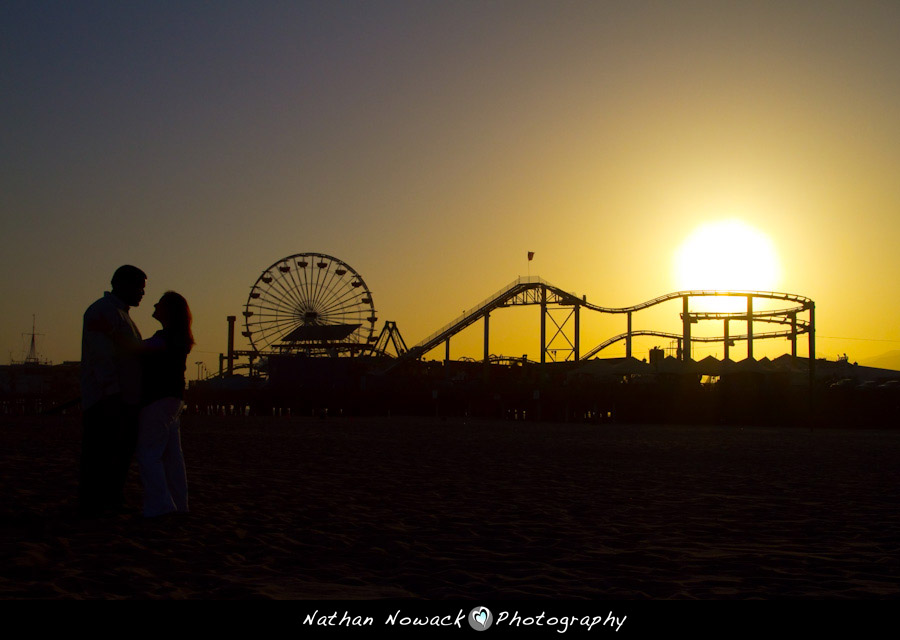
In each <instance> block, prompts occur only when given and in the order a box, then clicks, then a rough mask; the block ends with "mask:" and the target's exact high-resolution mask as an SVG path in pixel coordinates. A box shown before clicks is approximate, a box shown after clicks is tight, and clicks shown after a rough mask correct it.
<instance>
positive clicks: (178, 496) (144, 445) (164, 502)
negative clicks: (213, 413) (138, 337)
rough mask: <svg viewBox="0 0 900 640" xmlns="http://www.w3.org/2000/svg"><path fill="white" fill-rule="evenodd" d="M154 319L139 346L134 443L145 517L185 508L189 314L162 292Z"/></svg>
mask: <svg viewBox="0 0 900 640" xmlns="http://www.w3.org/2000/svg"><path fill="white" fill-rule="evenodd" d="M153 317H154V318H156V319H157V320H159V322H160V324H162V327H163V328H162V329H161V330H159V331H157V332H156V333H155V334H154V335H153V337H152V338H149V339H148V340H145V341H144V343H143V347H142V352H141V355H142V358H141V365H142V384H141V405H142V408H141V414H140V419H139V423H138V445H137V459H138V465H139V467H140V473H141V483H142V484H143V485H144V517H147V518H152V517H155V516H161V515H164V514H166V513H172V512H179V513H186V512H187V510H188V492H187V474H186V473H185V469H184V455H183V454H182V452H181V431H180V424H181V412H182V410H183V409H184V402H183V398H184V371H185V366H186V361H187V354H188V353H190V351H191V348H192V347H193V346H194V336H193V334H192V333H191V310H190V309H189V308H188V304H187V301H186V300H185V299H184V298H183V297H182V296H181V295H179V294H177V293H175V292H174V291H167V292H166V293H164V294H163V296H162V297H161V298H160V299H159V302H157V303H156V304H155V305H154V311H153Z"/></svg>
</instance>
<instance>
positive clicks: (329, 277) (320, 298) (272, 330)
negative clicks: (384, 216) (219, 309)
mask: <svg viewBox="0 0 900 640" xmlns="http://www.w3.org/2000/svg"><path fill="white" fill-rule="evenodd" d="M376 321H377V317H376V314H375V306H374V304H373V302H372V293H371V292H370V291H369V288H368V287H367V286H366V283H365V280H363V278H362V276H360V275H359V273H357V272H356V271H355V270H354V269H353V268H352V267H350V266H349V265H348V264H346V263H345V262H343V261H341V260H339V259H337V258H334V257H332V256H329V255H325V254H322V253H298V254H295V255H292V256H289V257H287V258H283V259H281V260H279V261H278V262H276V263H274V264H273V265H271V266H270V267H268V268H267V269H265V270H264V271H263V272H262V274H261V275H260V276H259V278H257V280H256V282H255V283H254V285H253V287H252V288H251V289H250V296H249V297H248V298H247V304H246V305H245V307H244V326H245V330H244V332H243V335H244V337H246V338H247V339H248V340H249V341H250V344H251V345H252V346H253V350H254V351H256V352H257V353H279V352H281V353H285V352H287V353H305V354H308V355H343V354H347V353H350V354H352V353H359V352H360V351H363V350H365V349H367V348H369V347H370V346H371V345H372V343H374V342H375V341H376V340H377V337H376V336H375V335H374V328H375V322H376Z"/></svg>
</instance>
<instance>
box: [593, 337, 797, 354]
mask: <svg viewBox="0 0 900 640" xmlns="http://www.w3.org/2000/svg"><path fill="white" fill-rule="evenodd" d="M792 335H793V332H792V331H790V330H784V331H769V332H766V333H757V334H754V336H753V339H754V340H757V339H763V338H790V337H791V336H792ZM637 336H656V337H658V338H668V339H669V340H679V339H681V337H682V335H681V334H680V333H671V332H667V331H654V330H652V329H638V330H636V331H632V332H631V337H632V338H635V337H637ZM747 338H748V335H747V334H742V335H736V336H728V339H729V340H735V341H740V340H746V339H747ZM627 339H628V334H627V333H620V334H619V335H617V336H613V337H612V338H609V339H608V340H604V341H603V342H601V343H600V344H598V345H597V346H596V347H594V348H593V349H591V350H590V351H588V352H587V353H586V354H584V355H583V356H582V357H581V360H589V359H591V358H593V357H594V356H596V355H597V354H598V353H600V352H601V351H603V350H604V349H606V348H607V347H609V346H611V345H614V344H615V343H617V342H621V341H622V340H627ZM691 340H693V341H694V342H722V336H694V337H692V338H691Z"/></svg>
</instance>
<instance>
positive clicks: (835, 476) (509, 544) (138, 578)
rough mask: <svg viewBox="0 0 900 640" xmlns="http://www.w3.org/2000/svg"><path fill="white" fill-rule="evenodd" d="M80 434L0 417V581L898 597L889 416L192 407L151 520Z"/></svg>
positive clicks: (14, 587) (30, 586)
mask: <svg viewBox="0 0 900 640" xmlns="http://www.w3.org/2000/svg"><path fill="white" fill-rule="evenodd" d="M80 431H81V428H80V421H79V419H78V418H75V417H65V416H63V417H42V418H27V417H26V418H14V417H8V416H5V417H2V418H0V461H2V464H0V484H2V494H0V495H2V497H0V598H2V599H36V598H37V599H45V598H51V599H55V598H62V599H70V598H77V599H81V598H88V599H92V598H110V599H119V598H151V599H156V598H164V599H170V598H171V599H213V598H215V599H251V598H275V599H379V598H427V599H446V598H465V599H473V598H485V599H487V598H586V599H600V598H602V599H651V598H652V599H748V598H764V599H768V598H804V599H809V598H842V599H872V598H879V599H881V598H897V597H898V596H900V498H898V495H897V487H898V486H900V431H888V430H884V431H879V430H853V429H823V430H809V429H784V428H743V429H740V428H728V427H718V428H716V427H679V426H667V427H661V426H618V425H603V426H597V425H575V424H535V423H515V422H468V423H464V422H462V421H460V420H456V421H453V420H447V421H441V420H437V419H420V418H415V419H414V418H359V419H328V420H321V419H312V418H309V419H300V418H212V417H199V416H187V417H185V419H184V425H183V447H184V451H185V457H186V460H187V466H188V479H189V483H190V500H191V507H192V513H191V514H190V515H188V516H184V517H172V518H164V519H161V520H153V521H145V520H144V519H142V518H141V517H139V516H138V515H122V516H117V517H113V518H108V519H102V520H94V521H81V520H79V519H78V518H77V516H76V515H75V494H76V485H77V460H78V454H79V448H80ZM128 490H129V494H128V495H129V503H130V506H133V507H134V509H135V510H137V509H138V508H139V506H140V487H139V485H138V479H137V473H136V467H134V466H133V468H132V476H131V479H130V481H129V487H128Z"/></svg>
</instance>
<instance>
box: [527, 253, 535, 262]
mask: <svg viewBox="0 0 900 640" xmlns="http://www.w3.org/2000/svg"><path fill="white" fill-rule="evenodd" d="M532 260H534V251H529V252H528V262H531V261H532Z"/></svg>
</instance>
